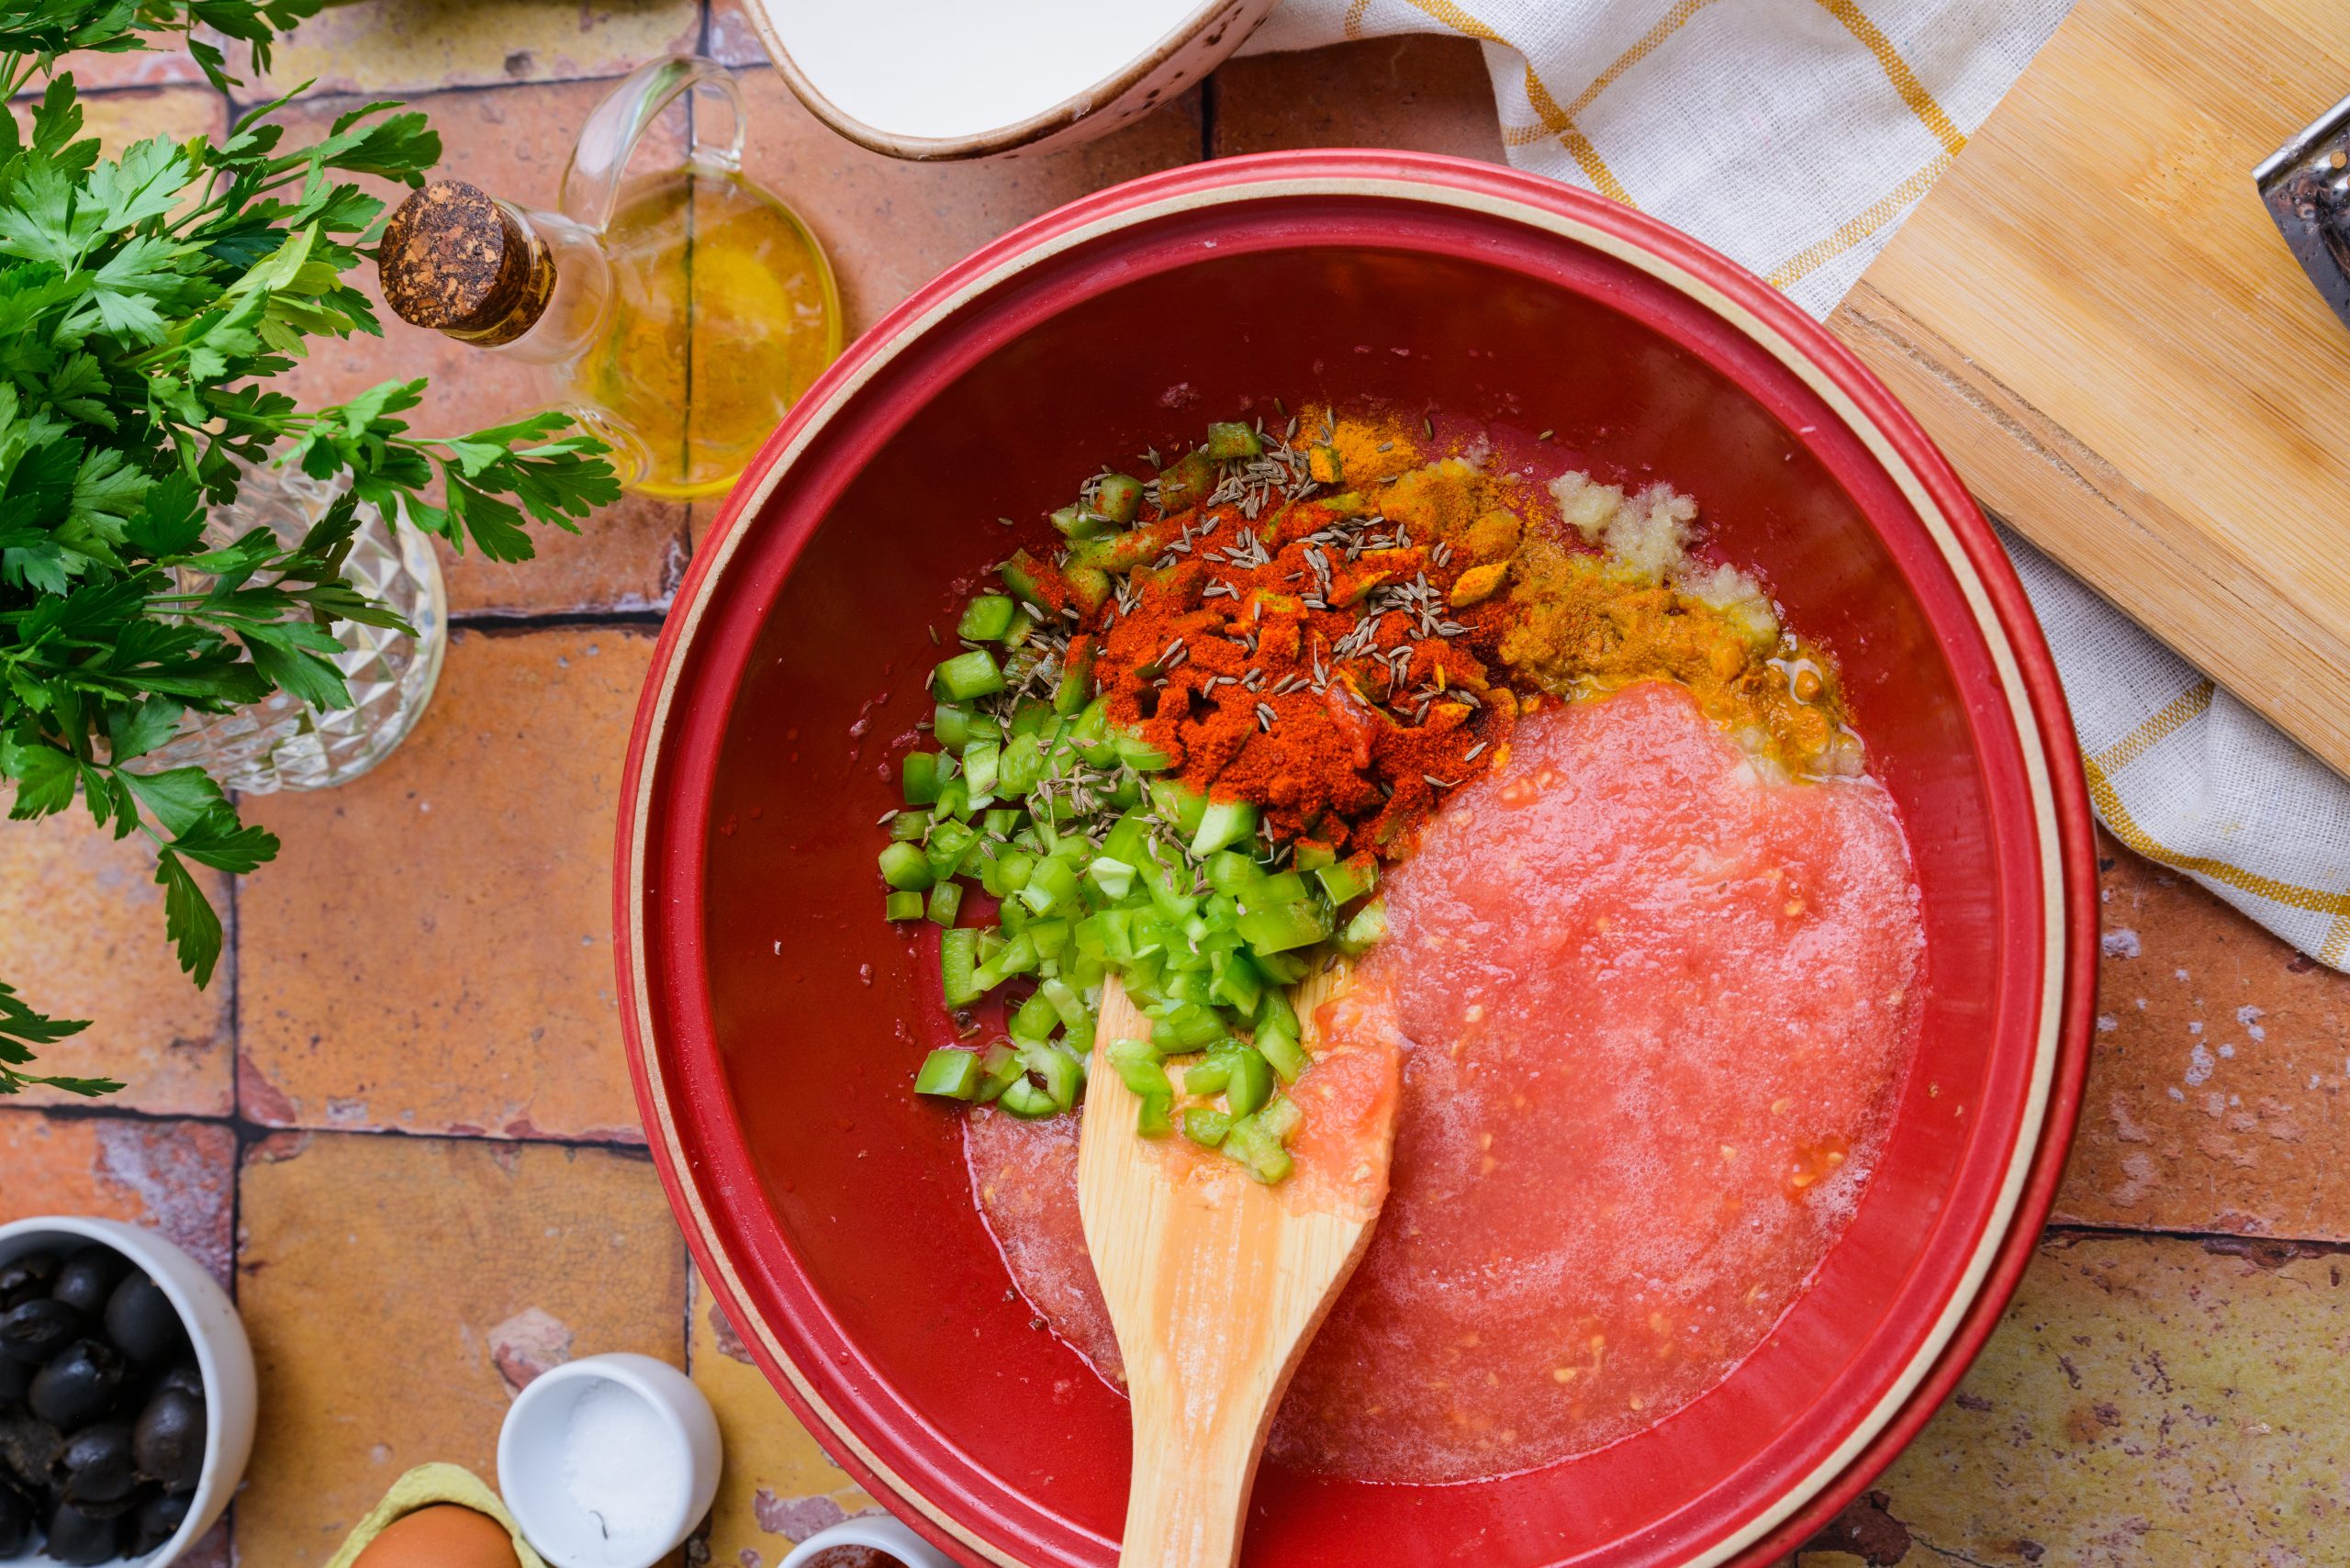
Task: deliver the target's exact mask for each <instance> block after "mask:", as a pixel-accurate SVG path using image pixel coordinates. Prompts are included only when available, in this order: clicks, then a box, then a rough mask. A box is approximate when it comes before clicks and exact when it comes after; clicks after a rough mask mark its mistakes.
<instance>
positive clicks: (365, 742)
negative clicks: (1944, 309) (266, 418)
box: [140, 466, 449, 795]
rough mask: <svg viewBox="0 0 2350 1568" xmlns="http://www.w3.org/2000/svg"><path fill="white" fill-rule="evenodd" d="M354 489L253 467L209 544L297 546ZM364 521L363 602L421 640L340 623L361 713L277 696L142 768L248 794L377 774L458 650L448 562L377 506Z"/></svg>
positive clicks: (356, 565) (355, 572)
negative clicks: (250, 539) (258, 532)
mask: <svg viewBox="0 0 2350 1568" xmlns="http://www.w3.org/2000/svg"><path fill="white" fill-rule="evenodd" d="M346 483H348V481H347V480H345V479H342V478H340V477H339V478H337V479H334V480H319V479H313V478H311V477H310V476H308V475H307V474H304V473H302V472H301V471H300V470H299V469H295V468H280V467H269V466H263V467H253V468H248V469H246V470H245V475H244V478H243V481H242V482H241V485H240V486H239V487H238V491H237V499H236V502H235V504H234V505H233V506H231V507H229V508H228V509H226V510H224V511H220V512H216V513H215V514H214V516H213V519H212V521H211V522H210V524H209V525H208V526H207V530H206V537H207V542H208V543H214V544H225V543H229V541H230V540H232V539H235V538H237V537H239V536H240V535H242V534H245V533H248V532H252V529H253V528H254V527H255V526H257V525H259V526H265V527H267V528H270V529H272V530H273V531H274V532H276V534H277V536H278V537H279V538H280V539H283V540H285V542H286V543H288V544H292V543H296V542H297V541H298V540H300V539H301V537H302V536H303V534H305V533H307V532H308V531H309V529H310V525H311V524H313V523H314V522H316V521H318V520H319V518H320V517H321V516H323V515H324V514H325V512H326V510H327V508H328V507H329V506H330V505H331V504H333V501H334V499H335V498H336V496H338V495H339V494H341V491H342V488H343V487H344V485H345V484H346ZM359 516H360V524H359V532H357V533H356V534H354V535H353V537H352V541H351V554H350V557H349V559H348V560H347V561H346V562H345V563H344V566H343V571H344V575H345V576H346V577H349V579H350V581H351V584H352V586H353V588H357V589H358V590H359V591H360V592H361V593H363V594H365V595H366V596H367V597H368V598H370V599H376V600H379V601H381V602H383V603H385V604H387V605H389V606H390V607H391V608H392V610H395V611H397V613H398V615H399V616H400V618H401V619H403V620H405V621H406V622H408V624H409V625H411V626H413V627H415V628H416V635H415V636H413V637H410V636H408V634H407V633H403V632H396V631H392V630H390V629H388V628H386V627H381V626H363V625H360V624H358V623H357V622H350V621H340V622H336V623H335V625H334V629H333V630H334V635H335V637H336V639H337V640H338V641H339V642H341V644H342V652H341V654H339V655H335V659H334V663H335V666H336V667H338V668H339V669H341V671H342V678H343V679H344V681H346V682H347V683H348V684H349V686H350V688H351V697H352V705H351V706H350V707H348V708H332V709H329V708H314V707H312V706H310V705H309V704H308V703H307V702H304V701H302V700H300V699H298V698H296V697H293V696H291V695H289V694H288V693H285V692H283V691H277V692H272V693H271V694H270V695H269V696H268V697H266V698H264V699H263V700H261V701H259V702H255V703H253V704H252V705H251V706H249V707H244V708H240V709H237V710H236V711H233V712H228V713H193V712H192V713H189V714H187V715H186V716H185V719H184V720H183V721H182V723H181V726H180V733H179V734H178V735H177V736H175V737H174V738H173V739H172V740H171V741H170V742H169V743H167V744H166V745H162V746H159V747H157V748H156V750H155V751H153V752H152V753H151V754H150V755H149V756H148V757H146V758H143V759H141V761H140V769H141V771H150V770H161V769H163V768H168V767H187V766H189V765H190V764H193V765H194V766H196V767H201V768H203V769H204V770H205V771H206V772H207V773H209V774H210V775H212V777H213V778H216V779H217V780H218V781H219V782H220V784H221V785H222V786H224V787H225V788H228V789H230V790H238V791H241V793H244V794H248V795H261V794H267V793H270V792H271V791H273V790H324V789H327V788H329V787H330V786H331V785H336V784H344V783H348V782H350V781H351V780H352V779H353V778H358V777H359V776H360V775H361V774H363V773H364V772H366V771H367V770H368V769H369V768H371V767H375V764H377V763H378V762H381V761H382V760H383V759H384V758H385V756H386V755H388V754H389V753H390V751H391V749H392V748H393V747H394V746H396V745H399V743H400V741H401V739H402V738H403V737H405V736H406V735H407V734H408V731H409V730H410V729H412V728H414V727H415V724H416V721H417V719H418V717H419V716H420V715H421V714H422V713H423V711H424V705H425V704H426V703H427V702H428V701H430V700H431V697H432V687H433V683H434V682H435V681H436V680H438V679H439V678H440V675H441V656H442V653H443V652H444V651H445V650H446V649H447V647H448V645H449V605H448V597H447V594H446V592H445V590H444V589H443V588H442V583H441V562H440V559H439V557H437V556H436V555H434V554H433V553H432V544H431V541H430V540H429V539H427V538H425V537H424V536H423V535H422V534H420V533H419V532H417V531H416V530H414V529H409V528H395V527H394V526H393V525H392V524H391V523H390V522H388V521H386V520H385V518H384V517H383V515H382V514H381V513H380V512H378V511H377V510H375V508H374V507H372V506H362V507H361V508H360V509H359Z"/></svg>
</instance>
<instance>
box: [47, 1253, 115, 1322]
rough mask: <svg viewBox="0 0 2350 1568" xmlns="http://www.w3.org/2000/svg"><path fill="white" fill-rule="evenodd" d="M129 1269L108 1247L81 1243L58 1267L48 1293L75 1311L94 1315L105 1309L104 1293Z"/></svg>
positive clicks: (110, 1291)
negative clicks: (54, 1280)
mask: <svg viewBox="0 0 2350 1568" xmlns="http://www.w3.org/2000/svg"><path fill="white" fill-rule="evenodd" d="M129 1271H130V1264H129V1262H128V1261H127V1260H125V1259H124V1258H123V1255H122V1254H121V1253H119V1252H117V1251H116V1250H115V1249H113V1248H111V1247H84V1248H83V1249H81V1250H79V1251H77V1252H74V1253H73V1254H72V1255H70V1256H69V1257H67V1259H66V1260H65V1264H64V1267H62V1268H61V1269H59V1270H58V1271H57V1283H56V1284H55V1285H53V1286H51V1287H50V1293H49V1294H50V1295H52V1296H54V1297H56V1298H57V1299H58V1300H59V1301H62V1302H63V1303H64V1304H65V1305H68V1306H70V1307H73V1308H74V1309H76V1310H77V1311H81V1312H86V1313H88V1314H89V1315H90V1316H93V1317H95V1316H98V1315H100V1314H101V1313H103V1312H105V1311H106V1297H108V1296H110V1295H112V1294H114V1287H115V1286H116V1285H117V1284H120V1283H121V1282H122V1276H123V1275H125V1274H127V1273H129Z"/></svg>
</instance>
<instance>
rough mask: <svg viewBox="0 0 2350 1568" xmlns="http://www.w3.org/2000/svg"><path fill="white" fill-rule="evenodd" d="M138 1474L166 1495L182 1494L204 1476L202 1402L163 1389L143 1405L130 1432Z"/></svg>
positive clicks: (131, 1446) (172, 1389)
mask: <svg viewBox="0 0 2350 1568" xmlns="http://www.w3.org/2000/svg"><path fill="white" fill-rule="evenodd" d="M130 1449H131V1456H132V1457H133V1458H134V1459H136V1460H137V1461H138V1462H139V1473H140V1474H141V1475H143V1476H145V1477H146V1478H147V1479H148V1480H150V1481H160V1482H162V1484H163V1489H164V1490H165V1491H167V1492H185V1491H187V1490H188V1489H190V1488H191V1487H193V1486H194V1485H195V1484H196V1477H197V1476H199V1475H201V1474H203V1473H204V1402H203V1401H202V1400H200V1399H191V1398H190V1397H188V1396H187V1395H186V1394H183V1393H181V1392H180V1391H179V1390H178V1389H176V1388H167V1389H165V1390H163V1391H162V1393H161V1394H157V1395H155V1397H154V1398H152V1399H150V1400H149V1401H148V1402H147V1408H146V1409H144V1410H141V1411H140V1413H139V1424H138V1425H137V1426H136V1427H134V1428H131V1433H130Z"/></svg>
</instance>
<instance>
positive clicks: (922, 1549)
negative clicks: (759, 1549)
mask: <svg viewBox="0 0 2350 1568" xmlns="http://www.w3.org/2000/svg"><path fill="white" fill-rule="evenodd" d="M834 1546H866V1547H870V1548H872V1549H873V1550H874V1551H880V1552H886V1553H888V1554H889V1555H890V1556H891V1557H894V1558H896V1559H897V1560H898V1561H899V1562H902V1563H904V1564H905V1565H906V1568H955V1560H954V1559H953V1558H951V1557H949V1556H947V1555H946V1553H945V1552H943V1551H939V1550H938V1548H936V1547H934V1546H933V1545H931V1544H930V1542H928V1541H926V1540H923V1538H922V1537H920V1536H918V1535H916V1534H915V1533H914V1532H913V1531H912V1530H911V1529H907V1528H906V1527H905V1526H904V1525H901V1524H900V1523H899V1522H898V1521H897V1520H895V1519H893V1518H890V1516H889V1515H887V1514H868V1515H867V1516H866V1517H865V1518H861V1519H844V1520H842V1521H841V1522H840V1523H839V1524H836V1525H831V1526H828V1527H827V1528H825V1529H820V1530H818V1531H817V1532H816V1533H815V1534H814V1535H811V1536H810V1537H809V1538H808V1539H807V1540H803V1541H801V1542H800V1544H799V1545H798V1546H795V1547H793V1548H792V1549H791V1550H790V1551H789V1552H787V1553H785V1554H784V1559H783V1561H782V1562H778V1563H777V1564H776V1568H803V1565H804V1564H807V1563H811V1562H814V1561H815V1559H816V1555H817V1553H819V1552H821V1551H824V1550H826V1549H827V1548H829V1547H834Z"/></svg>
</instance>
